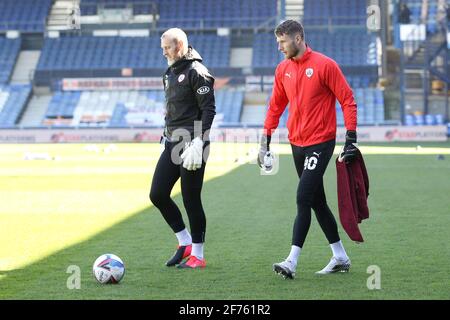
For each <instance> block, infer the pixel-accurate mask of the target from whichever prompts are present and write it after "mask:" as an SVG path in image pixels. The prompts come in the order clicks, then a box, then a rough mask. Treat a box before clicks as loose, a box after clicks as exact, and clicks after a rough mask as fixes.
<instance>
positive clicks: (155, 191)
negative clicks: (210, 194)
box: [150, 141, 209, 243]
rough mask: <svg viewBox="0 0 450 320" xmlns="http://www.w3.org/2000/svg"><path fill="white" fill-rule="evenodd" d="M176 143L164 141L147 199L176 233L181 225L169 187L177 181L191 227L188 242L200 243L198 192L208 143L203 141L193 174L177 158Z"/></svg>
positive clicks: (201, 224) (201, 221) (202, 229)
mask: <svg viewBox="0 0 450 320" xmlns="http://www.w3.org/2000/svg"><path fill="white" fill-rule="evenodd" d="M180 143H184V142H169V141H166V142H165V148H164V151H163V152H162V153H161V156H160V158H159V161H158V163H157V165H156V169H155V173H154V175H153V180H152V186H151V189H150V200H151V202H152V203H153V204H154V205H155V206H156V207H157V208H158V209H159V210H160V211H161V214H162V216H163V217H164V219H165V220H166V222H167V223H168V224H169V226H170V227H171V228H172V230H173V232H175V233H177V232H180V231H181V230H183V229H184V228H185V224H184V222H183V218H182V215H181V212H180V209H179V208H178V206H177V205H176V204H175V202H174V201H173V200H172V199H171V198H170V192H171V191H172V188H173V186H174V185H175V183H176V182H177V180H178V179H179V178H181V194H182V196H183V203H184V207H185V209H186V212H187V215H188V219H189V224H190V227H191V236H192V242H194V243H203V242H204V241H205V231H206V217H205V212H204V211H203V206H202V201H201V196H200V193H201V190H202V186H203V177H204V174H205V165H206V159H207V155H208V151H209V142H205V144H204V147H203V150H204V157H203V163H202V166H201V168H200V169H197V170H195V171H188V170H186V169H185V168H183V165H182V163H180V161H181V160H180V158H179V156H180V154H181V153H182V151H183V150H182V148H181V145H180ZM205 148H206V151H205ZM174 149H175V150H174ZM172 150H174V152H172Z"/></svg>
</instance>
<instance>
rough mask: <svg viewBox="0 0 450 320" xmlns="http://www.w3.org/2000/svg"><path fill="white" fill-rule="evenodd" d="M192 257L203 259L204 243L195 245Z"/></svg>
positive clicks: (193, 245)
mask: <svg viewBox="0 0 450 320" xmlns="http://www.w3.org/2000/svg"><path fill="white" fill-rule="evenodd" d="M191 255H193V256H196V257H197V258H198V259H200V260H201V259H203V242H202V243H193V244H192V251H191Z"/></svg>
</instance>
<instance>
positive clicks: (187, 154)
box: [181, 137, 203, 171]
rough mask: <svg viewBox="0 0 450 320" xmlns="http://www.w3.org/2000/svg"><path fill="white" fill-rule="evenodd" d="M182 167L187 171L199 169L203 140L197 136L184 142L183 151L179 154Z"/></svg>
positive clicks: (201, 159)
mask: <svg viewBox="0 0 450 320" xmlns="http://www.w3.org/2000/svg"><path fill="white" fill-rule="evenodd" d="M181 160H183V167H184V168H185V169H187V170H189V171H195V170H197V169H200V168H201V166H202V162H203V141H202V139H200V138H199V137H197V138H195V139H194V140H192V142H190V143H186V146H185V149H184V152H183V153H182V154H181Z"/></svg>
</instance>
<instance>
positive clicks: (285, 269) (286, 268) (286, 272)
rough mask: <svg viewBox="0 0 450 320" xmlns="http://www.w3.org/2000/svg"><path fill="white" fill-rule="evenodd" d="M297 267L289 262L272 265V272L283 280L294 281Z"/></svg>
mask: <svg viewBox="0 0 450 320" xmlns="http://www.w3.org/2000/svg"><path fill="white" fill-rule="evenodd" d="M296 268H297V266H296V265H295V264H293V263H292V262H291V261H289V260H284V261H283V262H280V263H274V264H273V271H275V272H276V273H278V274H279V275H281V276H283V278H285V279H294V277H295V269H296Z"/></svg>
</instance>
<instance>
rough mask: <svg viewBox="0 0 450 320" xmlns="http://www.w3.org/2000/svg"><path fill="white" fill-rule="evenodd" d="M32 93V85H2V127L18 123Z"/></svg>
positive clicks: (0, 106)
mask: <svg viewBox="0 0 450 320" xmlns="http://www.w3.org/2000/svg"><path fill="white" fill-rule="evenodd" d="M30 93H31V86H30V85H0V127H10V126H14V125H15V124H16V122H17V120H18V119H19V118H20V116H21V115H22V112H23V110H24V107H25V105H26V103H27V101H28V99H29V97H30Z"/></svg>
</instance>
